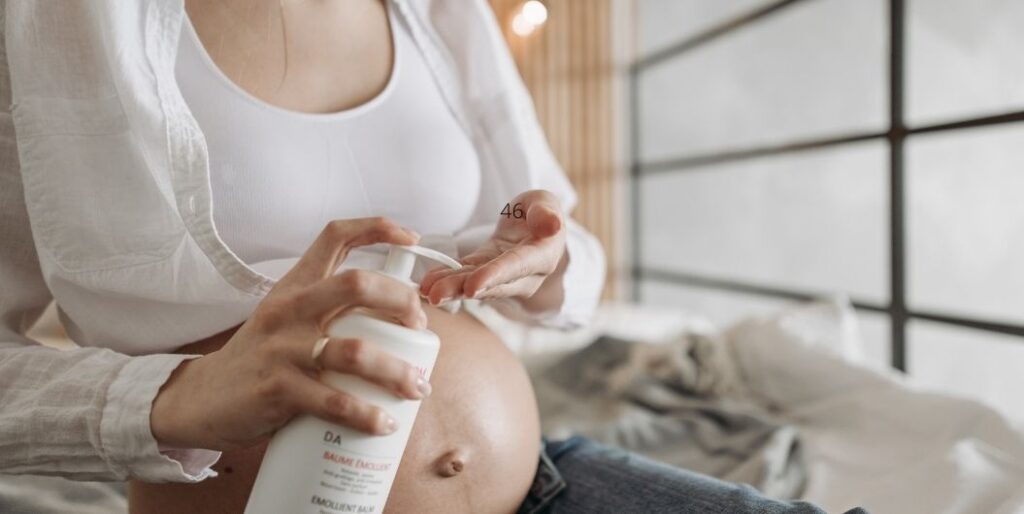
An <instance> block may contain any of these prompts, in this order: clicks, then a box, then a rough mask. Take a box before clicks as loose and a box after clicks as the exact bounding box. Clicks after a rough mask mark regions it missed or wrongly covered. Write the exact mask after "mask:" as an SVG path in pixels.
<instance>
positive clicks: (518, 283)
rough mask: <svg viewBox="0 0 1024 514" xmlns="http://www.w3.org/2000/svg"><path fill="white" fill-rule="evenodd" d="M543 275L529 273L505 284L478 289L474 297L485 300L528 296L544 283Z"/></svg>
mask: <svg viewBox="0 0 1024 514" xmlns="http://www.w3.org/2000/svg"><path fill="white" fill-rule="evenodd" d="M544 279H545V277H544V276H542V275H530V276H528V277H525V278H521V279H519V280H515V281H513V282H509V283H506V284H498V285H496V286H493V287H489V288H487V289H484V290H482V291H480V292H479V293H478V294H477V295H476V296H475V297H474V298H477V299H480V300H486V299H488V298H512V297H524V298H529V297H530V296H533V294H534V293H536V292H537V290H538V289H540V286H541V285H543V284H544Z"/></svg>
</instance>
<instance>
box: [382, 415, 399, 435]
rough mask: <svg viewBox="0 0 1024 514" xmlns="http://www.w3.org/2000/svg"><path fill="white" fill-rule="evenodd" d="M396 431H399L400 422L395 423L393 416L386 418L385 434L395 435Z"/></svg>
mask: <svg viewBox="0 0 1024 514" xmlns="http://www.w3.org/2000/svg"><path fill="white" fill-rule="evenodd" d="M395 430H398V422H397V421H395V418H392V417H391V416H387V417H386V418H384V433H385V434H393V433H394V432H395Z"/></svg>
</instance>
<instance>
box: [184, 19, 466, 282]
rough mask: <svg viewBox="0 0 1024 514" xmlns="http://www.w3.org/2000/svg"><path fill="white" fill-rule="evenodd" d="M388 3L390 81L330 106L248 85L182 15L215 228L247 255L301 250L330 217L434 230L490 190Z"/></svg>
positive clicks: (448, 229) (189, 93)
mask: <svg viewBox="0 0 1024 514" xmlns="http://www.w3.org/2000/svg"><path fill="white" fill-rule="evenodd" d="M388 7H389V8H388V12H389V15H388V18H389V20H390V23H391V33H392V47H393V49H394V50H393V51H394V59H393V62H394V65H393V66H394V67H393V69H392V72H391V76H390V78H389V79H388V83H387V85H386V86H385V88H384V90H383V91H382V92H381V93H380V94H378V95H377V96H376V97H374V98H373V99H371V100H370V101H369V102H367V103H364V104H362V105H360V106H357V107H355V108H352V109H349V110H345V111H341V112H336V113H330V114H307V113H300V112H296V111H291V110H287V109H283V108H280V107H276V106H273V105H270V104H268V103H266V102H264V101H262V100H260V99H258V98H256V97H254V96H253V95H251V94H249V93H248V92H246V91H245V90H243V89H242V88H240V87H239V86H238V85H236V84H235V83H234V82H232V81H231V79H230V78H228V77H227V76H226V75H224V73H223V72H221V70H220V69H219V68H218V67H217V65H216V63H214V62H213V60H212V59H211V58H210V56H209V54H207V52H206V50H205V49H204V48H203V45H202V42H201V41H200V39H199V37H198V35H197V34H196V32H195V29H194V28H193V27H192V24H191V23H189V22H186V23H184V24H183V25H184V28H183V29H182V30H183V33H182V37H181V42H180V43H179V49H178V57H177V63H176V68H175V73H176V75H177V79H178V84H179V86H180V88H181V91H182V95H183V96H184V98H185V101H186V102H187V103H188V105H189V107H190V109H191V110H192V113H193V115H194V116H195V118H196V120H197V121H198V123H199V126H200V127H201V128H202V130H203V133H204V135H205V136H206V142H207V145H208V147H209V155H210V182H211V187H212V193H213V218H214V222H215V225H216V227H217V232H218V234H219V235H220V237H221V238H222V239H223V240H224V242H225V243H226V244H227V245H228V247H229V248H231V250H232V251H234V252H235V254H236V255H238V257H239V258H240V259H241V260H242V261H243V262H246V263H249V264H253V263H258V262H263V261H268V260H272V259H282V258H290V257H298V256H299V255H301V254H302V253H303V252H304V251H305V250H306V248H307V247H308V246H309V245H310V243H312V242H313V239H314V238H315V237H316V236H317V234H319V232H320V231H321V230H322V229H323V227H324V225H325V224H326V223H327V222H328V221H330V220H332V219H346V218H361V217H366V216H387V217H390V218H392V219H394V220H396V221H397V222H399V223H400V224H402V225H403V226H406V227H409V228H411V229H413V230H416V231H417V232H419V233H420V234H424V235H426V234H442V235H443V234H448V235H450V234H453V233H454V232H456V231H457V230H459V229H461V228H463V227H464V226H465V225H466V223H467V222H468V221H469V219H470V216H471V215H472V213H473V211H474V209H475V207H476V204H477V201H478V198H479V194H480V180H481V179H480V168H479V163H478V161H477V155H476V152H475V150H474V148H473V146H472V144H471V142H470V140H469V138H468V137H467V135H466V134H465V132H464V131H463V130H462V129H461V128H460V127H459V125H458V124H457V122H456V120H455V118H454V116H453V115H452V114H451V112H450V111H449V110H448V107H447V105H446V104H445V102H444V99H443V97H442V96H441V93H440V91H438V89H437V86H436V85H435V83H434V80H433V78H432V75H431V73H430V70H428V69H427V67H426V66H427V65H426V63H425V62H424V60H423V58H422V56H421V55H420V53H419V50H418V49H417V47H416V45H415V44H414V43H413V42H412V41H411V40H410V36H409V34H408V33H407V29H406V28H405V26H404V24H403V23H402V22H401V21H400V20H398V19H397V18H396V17H395V16H394V15H393V14H391V13H392V12H393V8H392V6H390V5H389V6H388Z"/></svg>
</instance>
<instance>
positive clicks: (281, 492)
mask: <svg viewBox="0 0 1024 514" xmlns="http://www.w3.org/2000/svg"><path fill="white" fill-rule="evenodd" d="M417 256H422V257H426V258H429V259H432V260H435V261H437V262H440V263H442V264H444V265H446V266H449V267H451V268H454V269H458V268H460V267H461V265H460V264H459V263H458V262H456V261H455V260H454V259H452V258H451V257H448V256H447V255H445V254H443V253H441V252H438V251H435V250H431V249H429V248H424V247H420V246H398V245H390V249H389V251H388V255H387V259H386V261H385V263H384V266H383V269H382V270H380V271H381V272H383V273H384V274H386V275H390V276H391V277H393V278H396V279H398V280H400V281H402V282H405V283H407V284H409V286H410V287H415V286H416V284H415V283H414V282H412V280H411V276H412V271H413V267H414V266H415V264H416V257H417ZM327 335H328V336H330V337H332V338H336V339H340V338H358V339H363V340H365V341H368V342H370V343H372V344H374V345H375V346H377V347H378V348H380V349H382V350H384V351H386V352H388V353H390V354H392V355H394V356H395V357H398V358H400V359H402V360H404V361H406V362H408V363H410V364H412V365H413V366H415V367H416V369H417V370H419V372H420V374H421V375H422V376H423V378H424V379H426V380H428V381H429V380H430V372H431V370H433V368H434V361H435V360H436V359H437V353H438V350H440V348H441V341H440V339H438V337H437V335H436V334H434V333H433V332H431V331H429V330H426V329H423V330H414V329H411V328H408V327H404V326H401V325H398V324H395V323H392V322H389V321H384V320H381V319H378V318H375V317H373V316H371V315H369V314H366V313H365V312H358V311H357V312H353V313H351V314H348V315H345V316H343V317H341V318H338V319H336V320H334V321H333V322H331V324H330V326H329V327H328V330H327ZM311 344H312V342H311ZM321 380H322V381H323V382H324V383H326V384H328V385H330V386H331V387H334V388H335V389H338V390H341V391H344V392H346V393H347V394H350V395H352V396H355V397H357V398H360V399H361V400H363V401H366V402H368V403H371V404H374V405H377V406H379V407H381V408H382V409H384V411H385V412H387V413H388V414H389V415H390V416H391V417H392V418H394V419H395V421H396V422H397V429H396V430H395V431H394V432H392V433H391V434H388V435H383V436H380V435H370V434H366V433H363V432H360V431H357V430H354V429H351V428H347V427H343V426H339V425H335V424H333V423H330V422H327V421H323V420H321V419H319V418H316V417H313V416H310V415H304V416H300V417H297V418H295V419H293V420H292V421H291V422H289V423H288V424H287V425H285V426H284V427H283V428H282V429H281V430H279V431H278V432H277V434H275V435H274V437H273V438H272V439H271V441H270V444H269V445H268V446H267V451H266V454H264V456H263V463H262V465H261V466H260V470H259V474H258V475H257V476H256V483H255V484H254V485H253V489H252V493H251V494H250V495H249V502H248V504H247V505H246V507H245V514H284V513H287V514H293V513H294V514H339V513H353V512H354V513H365V514H378V513H380V512H382V511H383V510H384V504H385V503H386V502H387V499H388V494H389V493H390V491H391V485H392V484H393V482H394V480H395V474H396V473H397V472H398V465H399V462H400V461H401V460H402V454H403V453H404V452H405V446H406V444H407V443H408V442H409V434H410V432H411V431H412V426H413V422H415V420H416V414H417V412H418V411H419V408H420V401H418V400H407V399H404V398H399V397H397V396H395V395H394V393H392V392H390V391H388V390H386V389H384V388H382V387H380V386H377V385H375V384H371V383H369V382H367V381H365V380H363V379H361V378H359V377H356V376H353V375H345V374H341V373H335V372H330V371H324V372H323V373H322V374H321Z"/></svg>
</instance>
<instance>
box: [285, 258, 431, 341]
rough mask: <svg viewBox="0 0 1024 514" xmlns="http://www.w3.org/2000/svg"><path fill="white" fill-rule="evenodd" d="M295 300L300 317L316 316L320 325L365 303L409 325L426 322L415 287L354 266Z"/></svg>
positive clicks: (306, 291)
mask: <svg viewBox="0 0 1024 514" xmlns="http://www.w3.org/2000/svg"><path fill="white" fill-rule="evenodd" d="M292 303H293V306H294V307H293V308H294V309H295V315H296V316H297V317H298V318H300V319H313V320H315V321H316V322H317V325H318V326H320V327H324V326H326V325H327V323H329V322H330V321H331V320H333V319H334V318H336V317H338V316H339V315H340V314H342V313H343V312H345V311H346V310H348V309H351V308H354V307H366V308H368V309H370V310H373V311H374V312H377V313H380V314H382V315H384V316H387V317H388V318H393V319H395V320H397V321H399V322H400V323H402V324H403V325H405V326H407V327H411V328H415V329H422V328H426V326H427V315H426V313H425V312H423V306H422V304H421V303H420V299H419V295H417V294H416V290H414V289H413V288H411V287H409V286H407V285H405V284H403V283H401V282H399V281H397V280H395V279H394V278H391V277H389V276H386V275H382V274H380V273H375V272H372V271H367V270H360V269H352V270H348V271H345V272H343V273H339V274H337V275H333V276H330V277H328V278H325V279H323V280H320V281H319V282H317V283H315V284H313V285H312V286H310V287H308V288H306V289H304V290H302V291H301V292H300V293H298V294H297V295H296V296H295V298H294V299H293V300H292Z"/></svg>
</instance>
